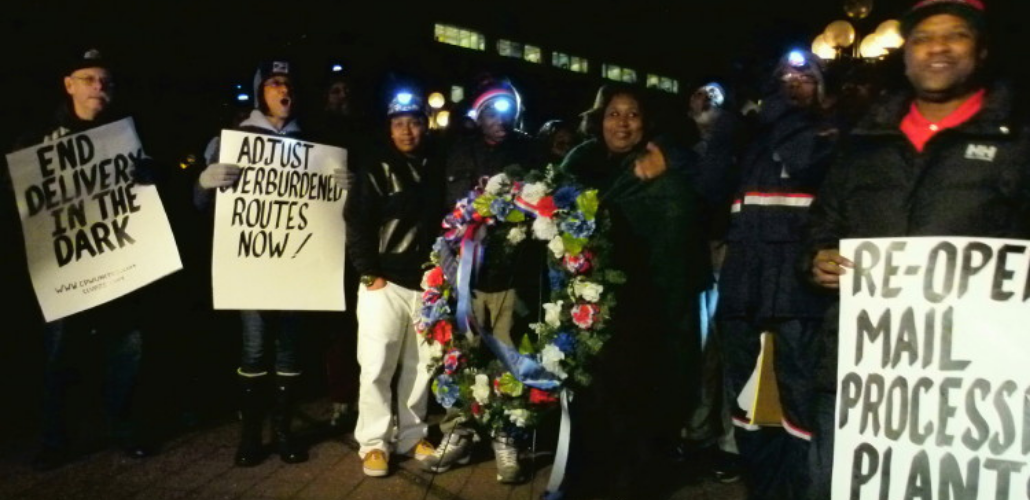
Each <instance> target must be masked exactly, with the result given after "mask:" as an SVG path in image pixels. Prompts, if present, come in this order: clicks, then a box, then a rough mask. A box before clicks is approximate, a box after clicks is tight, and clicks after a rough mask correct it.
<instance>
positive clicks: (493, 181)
mask: <svg viewBox="0 0 1030 500" xmlns="http://www.w3.org/2000/svg"><path fill="white" fill-rule="evenodd" d="M510 189H511V179H509V178H508V176H507V175H505V174H497V175H495V176H493V177H491V178H490V180H488V181H486V194H490V195H494V196H498V195H501V194H503V193H507V192H508V190H510Z"/></svg>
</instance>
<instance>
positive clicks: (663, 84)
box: [647, 73, 680, 94]
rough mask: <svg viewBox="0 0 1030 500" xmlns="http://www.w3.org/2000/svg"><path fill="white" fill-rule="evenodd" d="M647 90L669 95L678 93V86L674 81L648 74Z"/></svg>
mask: <svg viewBox="0 0 1030 500" xmlns="http://www.w3.org/2000/svg"><path fill="white" fill-rule="evenodd" d="M647 88H649V89H658V90H661V91H664V92H669V93H670V94H678V93H679V91H680V84H679V82H678V81H676V80H675V79H672V78H667V77H664V76H658V75H652V74H650V73H648V74H647Z"/></svg>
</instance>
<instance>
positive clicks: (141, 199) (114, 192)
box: [7, 118, 182, 321]
mask: <svg viewBox="0 0 1030 500" xmlns="http://www.w3.org/2000/svg"><path fill="white" fill-rule="evenodd" d="M143 157H144V154H143V148H142V146H140V141H139V138H138V137H137V136H136V130H135V128H134V125H133V122H132V119H131V118H125V119H123V120H119V121H117V122H114V123H110V124H107V125H103V126H100V127H97V128H93V129H90V130H87V131H85V132H82V133H78V134H73V135H68V136H65V137H62V138H60V139H57V140H55V141H51V142H46V143H43V144H40V145H37V146H33V147H30V148H26V149H23V150H20V151H16V152H14V153H11V154H9V155H7V164H8V165H9V168H10V171H11V181H12V186H13V188H14V194H15V198H16V201H17V204H18V213H19V215H20V217H21V224H22V230H23V233H24V236H25V250H26V254H27V255H28V264H29V274H30V275H31V278H32V286H33V288H34V289H35V291H36V297H37V298H38V300H39V304H40V307H41V309H42V310H43V316H44V317H45V318H46V320H47V321H53V320H56V319H60V318H63V317H65V316H69V315H71V314H75V313H77V312H80V311H84V310H86V309H89V308H91V307H95V306H98V305H100V304H103V303H105V302H108V301H111V300H113V299H116V298H118V297H121V296H123V295H125V294H127V293H129V292H131V291H133V290H136V289H138V288H141V287H143V286H144V285H146V284H148V283H151V282H153V281H156V280H158V279H160V278H161V277H163V276H166V275H168V274H171V273H173V272H175V271H178V270H179V269H182V263H181V261H180V260H179V252H178V250H177V249H176V246H175V238H174V237H173V236H172V229H171V227H170V226H169V224H168V217H167V216H166V215H165V211H164V207H163V206H162V204H161V199H160V198H159V197H158V194H157V188H156V187H154V186H144V185H137V184H136V183H135V182H133V175H132V172H133V170H134V168H135V165H136V163H137V162H138V161H139V160H140V159H141V158H143Z"/></svg>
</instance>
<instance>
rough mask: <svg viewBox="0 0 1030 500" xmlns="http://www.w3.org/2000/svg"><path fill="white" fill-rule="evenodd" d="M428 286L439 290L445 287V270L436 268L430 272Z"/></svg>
mask: <svg viewBox="0 0 1030 500" xmlns="http://www.w3.org/2000/svg"><path fill="white" fill-rule="evenodd" d="M426 285H428V286H430V287H432V288H439V287H440V286H441V285H443V268H441V267H440V266H436V267H434V268H433V269H432V270H431V271H429V274H427V275H426Z"/></svg>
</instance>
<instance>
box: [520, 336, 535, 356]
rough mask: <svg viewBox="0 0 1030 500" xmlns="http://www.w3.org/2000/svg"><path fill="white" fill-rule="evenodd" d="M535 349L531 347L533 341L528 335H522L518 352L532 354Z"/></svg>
mask: <svg viewBox="0 0 1030 500" xmlns="http://www.w3.org/2000/svg"><path fill="white" fill-rule="evenodd" d="M535 352H536V350H535V349H533V342H532V341H531V340H529V335H523V336H522V341H521V342H519V354H533V353H535Z"/></svg>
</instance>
